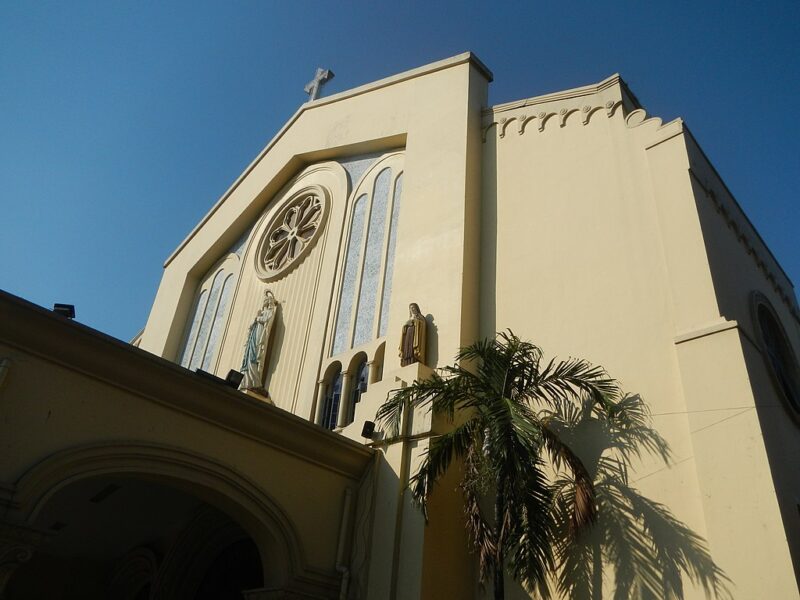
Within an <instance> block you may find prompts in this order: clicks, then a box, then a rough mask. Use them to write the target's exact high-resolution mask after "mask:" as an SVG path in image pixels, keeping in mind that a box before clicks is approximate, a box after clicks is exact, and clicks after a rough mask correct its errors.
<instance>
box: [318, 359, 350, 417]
mask: <svg viewBox="0 0 800 600" xmlns="http://www.w3.org/2000/svg"><path fill="white" fill-rule="evenodd" d="M343 384H344V371H342V364H341V363H340V362H339V361H334V362H332V363H331V364H330V365H328V368H327V369H326V370H325V376H324V377H323V378H322V379H321V380H320V381H319V383H318V397H317V404H318V406H317V418H316V422H317V425H320V426H321V427H324V428H325V429H330V430H333V429H336V427H337V426H338V423H339V413H340V411H341V409H342V387H343Z"/></svg>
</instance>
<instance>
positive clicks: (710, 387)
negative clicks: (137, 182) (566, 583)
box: [0, 53, 800, 600]
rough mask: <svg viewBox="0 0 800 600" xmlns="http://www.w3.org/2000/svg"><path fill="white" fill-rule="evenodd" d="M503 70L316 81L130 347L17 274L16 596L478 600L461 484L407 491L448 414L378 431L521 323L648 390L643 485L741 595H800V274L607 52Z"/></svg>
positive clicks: (8, 481)
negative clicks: (541, 74) (460, 361)
mask: <svg viewBox="0 0 800 600" xmlns="http://www.w3.org/2000/svg"><path fill="white" fill-rule="evenodd" d="M491 80H492V75H491V73H490V71H489V70H488V69H487V68H486V67H485V66H484V65H483V64H482V63H481V62H480V61H479V60H478V59H477V58H476V57H475V56H474V55H472V54H469V53H467V54H463V55H459V56H456V57H453V58H451V59H447V60H444V61H440V62H437V63H433V64H430V65H427V66H425V67H421V68H419V69H415V70H412V71H408V72H406V73H401V74H399V75H396V76H393V77H390V78H387V79H384V80H381V81H377V82H374V83H371V84H368V85H365V86H362V87H359V88H355V89H352V90H349V91H345V92H342V93H340V94H336V95H333V96H330V97H322V98H320V99H316V100H313V101H310V102H308V103H306V104H304V105H303V106H302V107H301V108H300V109H299V110H298V112H297V113H296V114H295V115H294V116H292V117H291V119H290V120H289V121H288V122H287V124H286V125H285V126H284V127H283V128H282V129H281V131H279V132H278V134H277V135H276V136H275V138H274V139H273V140H272V141H271V142H270V143H269V144H268V145H267V147H266V148H265V149H264V150H263V151H262V152H261V153H260V154H259V155H258V156H257V157H256V158H255V160H254V161H253V162H252V163H251V164H250V165H249V166H248V167H247V169H246V170H245V171H244V173H242V175H241V176H240V177H239V178H238V179H237V180H236V181H235V182H234V183H233V185H232V186H231V187H230V189H229V190H228V191H227V192H226V193H225V194H224V195H223V197H222V198H221V199H220V200H219V201H218V202H217V203H216V204H215V205H214V206H213V207H212V208H211V210H210V211H209V212H208V214H207V215H206V216H205V217H204V218H203V220H202V221H201V222H200V223H199V224H198V225H197V227H196V228H195V229H194V230H193V231H192V232H191V233H190V234H189V236H188V237H187V238H186V239H185V240H184V241H183V242H182V243H181V244H180V245H179V246H178V248H177V249H176V250H175V252H174V253H173V254H172V256H170V257H169V258H168V259H167V261H166V263H165V265H164V273H163V277H162V281H161V284H160V286H159V289H158V293H157V295H156V298H155V300H154V303H153V307H152V310H151V313H150V316H149V318H148V321H147V324H146V326H145V328H144V330H143V331H142V333H141V334H140V335H139V336H137V338H136V339H135V340H134V341H133V342H132V343H131V344H124V343H121V342H119V341H117V340H114V339H112V338H109V337H107V336H104V335H103V334H101V333H99V332H96V331H94V330H91V329H89V328H87V327H84V326H82V325H80V324H78V323H74V322H71V321H67V320H65V319H63V318H62V317H60V316H58V315H55V314H52V313H51V312H49V311H46V310H43V309H40V308H38V307H35V306H33V305H30V304H28V303H26V302H25V301H23V300H20V299H18V298H14V297H11V296H8V295H3V296H2V297H0V310H1V311H2V315H1V318H0V361H1V362H0V449H1V451H0V508H2V512H1V513H0V595H2V591H3V590H4V591H5V594H6V596H5V597H7V598H9V599H22V598H41V597H48V598H72V597H80V598H105V597H113V598H130V599H143V598H153V599H155V598H164V599H172V598H187V599H189V598H198V599H201V598H228V597H230V598H235V597H241V596H240V595H239V594H240V592H241V593H243V594H244V597H246V598H250V599H251V600H253V599H259V598H353V599H357V598H362V599H363V598H370V599H393V600H394V599H398V600H399V599H412V598H413V599H416V598H440V597H446V596H447V597H453V598H480V597H484V595H485V594H486V593H487V592H486V591H485V590H481V588H480V586H479V585H478V583H477V576H476V568H475V564H474V558H473V557H472V556H471V555H470V553H469V551H468V548H467V539H466V534H465V532H464V526H463V518H462V514H461V513H462V508H461V503H460V496H459V493H458V492H457V490H456V481H455V480H454V479H452V478H447V479H446V480H445V482H444V483H443V484H442V485H441V486H440V488H439V489H438V490H437V492H436V494H435V495H434V497H433V499H432V501H431V506H430V508H429V522H428V523H427V524H426V523H425V521H424V519H423V517H422V515H421V513H420V512H419V510H418V509H417V508H416V507H414V506H413V505H412V504H411V502H410V499H409V497H408V493H407V491H406V486H407V483H408V478H409V476H410V475H412V474H413V473H414V471H415V468H416V466H417V465H418V464H419V461H420V460H421V458H422V456H424V453H425V451H426V449H427V447H428V443H429V439H430V437H431V436H432V435H435V434H436V433H437V432H440V431H442V427H444V426H445V425H444V424H443V423H440V422H439V419H437V416H436V415H433V416H431V415H430V414H428V413H424V412H418V413H414V412H413V411H407V414H405V416H404V419H403V426H402V431H401V435H399V436H394V437H389V436H387V435H386V432H382V431H381V430H380V429H377V430H375V431H371V430H370V427H371V425H372V424H373V422H374V421H375V413H376V411H377V409H378V407H379V406H380V405H381V403H382V402H383V401H384V400H385V399H386V397H387V395H388V394H390V393H391V391H392V390H395V389H398V388H401V387H404V386H407V385H408V384H410V383H411V382H413V381H415V380H417V379H420V378H425V377H427V376H428V375H429V374H430V372H431V370H432V369H435V368H437V367H441V366H443V365H446V364H451V363H452V361H453V357H454V355H455V354H456V352H457V350H458V349H459V348H460V347H461V346H464V345H467V344H469V343H471V342H473V341H475V340H477V339H479V338H481V337H487V336H492V335H494V333H495V332H496V331H498V330H506V329H511V330H513V331H514V332H515V333H516V334H517V335H519V336H520V337H522V338H524V339H530V340H532V341H534V342H535V343H536V344H537V345H540V346H542V347H543V348H544V350H545V352H546V353H547V354H548V355H550V356H563V357H566V356H569V355H576V356H580V357H584V358H587V359H589V360H590V361H591V362H593V363H595V364H598V365H602V366H603V367H605V368H606V369H607V370H608V372H609V373H610V374H611V375H612V376H613V377H615V378H617V379H619V380H620V382H621V383H622V385H623V387H624V388H625V389H626V390H628V391H630V392H634V393H638V394H641V395H642V397H643V398H644V399H645V400H646V402H647V403H648V405H649V407H650V409H651V411H652V418H653V423H654V426H655V427H656V429H658V431H659V432H660V433H661V434H662V435H663V436H664V437H665V438H666V439H667V441H668V442H669V443H670V445H671V447H672V452H673V464H672V465H671V468H663V465H661V464H660V463H658V462H656V461H652V462H651V461H648V460H647V459H643V460H642V461H641V464H638V465H636V469H635V474H634V477H633V479H634V483H635V485H636V486H637V488H638V489H640V490H642V492H644V493H645V494H646V495H647V496H649V497H651V498H653V499H655V500H657V501H658V502H661V503H663V504H665V505H667V506H669V507H670V509H671V510H672V511H673V512H674V514H675V515H676V516H677V517H678V518H679V519H681V520H682V521H684V522H686V523H687V524H688V525H689V526H690V527H691V528H692V529H693V530H694V531H696V532H697V533H699V534H700V535H701V536H703V537H704V538H705V539H706V540H707V542H708V546H709V549H710V552H711V555H712V556H713V558H714V559H715V561H716V562H717V563H718V564H719V566H720V567H721V568H722V569H724V571H725V572H726V574H727V575H728V577H730V579H731V581H732V591H733V595H734V597H736V598H793V597H797V595H798V584H797V580H798V573H800V519H798V509H800V429H798V428H799V427H800V367H798V362H797V356H800V311H799V310H798V306H797V301H796V298H795V295H794V289H793V286H792V283H791V282H790V281H789V279H788V278H787V276H786V275H785V274H784V272H783V271H782V270H781V268H780V266H779V265H778V263H777V262H776V260H775V259H774V257H773V256H772V254H771V253H770V252H769V250H768V248H767V247H766V246H765V244H764V243H763V241H762V240H761V238H760V237H759V235H758V233H757V232H756V231H755V230H754V228H753V226H752V225H751V224H750V222H749V221H748V220H747V217H746V216H745V215H744V213H743V212H742V210H741V209H740V207H739V206H738V204H737V203H736V201H735V199H734V198H733V196H732V195H731V193H730V191H729V190H728V189H727V187H726V186H725V184H724V183H723V181H722V180H721V179H720V177H719V175H718V174H717V173H716V171H715V170H714V168H713V167H712V166H711V163H710V162H709V161H708V159H707V158H706V156H705V155H704V154H703V152H702V150H701V149H700V147H699V146H698V144H697V142H696V141H695V140H694V138H693V137H692V135H691V133H690V131H689V130H688V128H687V127H686V125H685V124H684V123H683V122H682V121H681V120H679V119H678V120H675V121H672V122H669V123H663V122H662V121H661V120H660V119H658V118H656V117H650V116H648V115H647V114H646V112H645V111H644V110H643V108H642V107H641V106H640V104H639V102H638V100H637V99H636V97H635V96H634V95H633V94H632V93H631V92H630V90H629V89H628V87H627V86H626V84H625V83H624V82H623V81H622V79H621V78H620V77H619V76H617V75H614V76H612V77H609V78H607V79H605V80H603V81H601V82H599V83H597V84H594V85H589V86H585V87H581V88H575V89H571V90H565V91H562V92H557V93H553V94H548V95H544V96H538V97H534V98H529V99H525V100H520V101H517V102H512V103H508V104H503V105H498V106H492V107H489V106H488V102H487V91H488V85H489V83H490V82H491ZM231 370H234V371H240V372H241V373H243V375H244V379H243V380H242V381H241V382H239V381H238V380H236V381H231V380H229V381H228V382H226V381H224V379H225V378H226V376H227V375H228V373H229V372H230V371H231ZM237 387H238V388H239V389H236V388H237ZM510 585H511V584H509V586H510ZM507 594H508V595H509V597H520V598H523V597H528V595H527V594H526V593H525V592H524V590H522V589H521V588H513V589H509V588H507ZM686 597H687V598H700V597H703V594H702V591H701V590H695V589H693V588H692V587H691V585H690V584H689V583H688V582H687V587H686Z"/></svg>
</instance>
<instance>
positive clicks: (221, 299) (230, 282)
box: [179, 249, 240, 373]
mask: <svg viewBox="0 0 800 600" xmlns="http://www.w3.org/2000/svg"><path fill="white" fill-rule="evenodd" d="M239 270H240V260H239V255H238V254H236V253H235V252H233V249H232V252H231V253H230V254H229V255H228V256H227V257H226V258H225V259H223V260H222V261H220V262H219V263H217V264H216V265H215V266H214V268H213V269H211V270H210V271H209V272H208V273H207V274H206V275H205V277H203V279H201V280H200V285H199V286H198V290H197V297H196V299H195V302H194V307H193V310H192V312H191V313H190V317H189V321H188V323H187V327H186V329H187V332H186V336H185V337H184V342H183V348H182V350H181V352H180V355H179V356H180V359H179V363H180V365H181V366H182V367H186V368H188V369H191V370H192V371H194V370H195V369H202V370H204V371H208V372H211V373H213V372H214V370H215V369H216V367H217V358H218V355H219V350H220V345H221V342H222V338H223V337H224V333H225V328H226V326H227V324H228V316H229V312H230V304H231V298H232V297H233V291H234V288H235V287H236V282H237V280H238V277H239Z"/></svg>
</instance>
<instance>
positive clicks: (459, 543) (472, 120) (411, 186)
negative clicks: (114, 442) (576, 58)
mask: <svg viewBox="0 0 800 600" xmlns="http://www.w3.org/2000/svg"><path fill="white" fill-rule="evenodd" d="M490 78H491V75H490V74H489V73H488V71H486V70H485V67H483V66H482V65H481V64H480V63H479V62H478V61H477V60H476V59H475V58H474V57H473V56H472V55H469V54H465V55H460V56H458V57H454V58H453V59H448V60H446V61H441V62H440V63H434V64H432V65H428V66H426V67H423V68H421V69H417V70H415V71H411V72H408V73H404V74H401V75H398V76H395V77H392V78H389V79H387V80H383V81H380V82H376V83H374V84H370V85H368V86H365V87H364V88H359V89H356V90H351V91H349V92H344V93H343V94H339V95H336V96H331V97H328V98H323V99H321V100H318V101H315V102H312V103H309V104H306V105H304V106H303V107H302V108H301V109H300V111H298V113H297V114H296V115H295V116H294V117H293V118H292V119H291V120H290V121H289V123H287V126H286V127H285V128H284V129H283V130H281V132H279V133H278V135H277V136H276V137H275V139H273V140H272V141H271V142H270V144H269V145H268V146H267V148H265V150H264V152H263V153H262V154H261V155H260V156H259V157H258V158H257V159H256V160H255V161H254V162H253V164H252V165H250V167H248V169H247V170H246V171H245V173H244V174H243V175H242V177H241V178H240V179H239V180H238V181H237V182H236V183H235V184H234V185H233V186H232V188H231V189H230V190H229V191H228V192H227V193H226V194H225V195H224V196H223V198H222V199H221V200H220V202H219V203H218V204H217V205H216V206H215V207H214V208H213V209H212V211H211V212H210V213H209V214H208V215H207V217H206V218H205V219H204V220H203V222H202V223H201V224H200V225H199V226H198V227H197V228H196V229H195V231H194V232H192V234H191V235H190V236H189V237H188V238H187V240H185V241H184V243H183V244H182V245H181V246H180V247H179V248H178V250H177V251H176V252H175V254H173V256H172V257H170V259H169V260H168V261H167V264H166V265H165V270H164V275H163V278H162V282H161V285H160V287H159V291H158V294H157V297H156V300H155V302H154V304H153V308H152V311H151V314H150V317H149V320H148V323H147V326H146V327H145V330H144V332H143V334H142V336H141V342H140V347H141V348H142V349H144V350H147V351H150V352H153V353H155V354H157V355H160V356H164V357H166V358H169V359H174V358H175V357H176V355H177V353H178V352H179V349H180V344H181V342H182V340H183V336H184V334H185V327H186V321H187V318H188V314H189V311H190V309H191V306H192V303H193V301H194V297H195V293H196V289H197V285H198V282H199V280H200V278H201V277H203V276H204V275H205V273H206V272H207V271H208V269H209V268H210V267H211V266H212V265H213V264H215V263H216V262H217V261H218V260H219V259H220V258H221V257H222V256H224V255H225V254H226V252H227V249H228V248H229V247H230V246H231V244H232V243H233V241H235V240H236V239H238V237H240V236H241V235H242V233H243V232H244V231H246V230H247V229H248V228H249V227H251V226H253V225H255V227H254V229H253V231H252V233H251V235H250V239H249V240H248V242H247V249H246V250H245V252H244V254H243V257H242V260H241V265H242V266H241V272H240V275H239V280H238V285H237V291H236V295H235V297H234V300H233V308H232V310H231V316H230V319H229V321H228V324H227V328H226V332H225V335H224V339H223V342H222V349H221V352H220V354H219V360H218V362H217V365H216V368H215V372H216V373H217V374H219V375H223V376H224V374H225V373H226V372H227V371H228V369H230V368H237V369H238V368H239V365H240V363H241V356H242V347H243V342H244V339H245V336H246V332H247V327H248V326H249V324H250V323H251V322H252V319H253V317H254V315H255V312H256V311H257V309H258V306H259V304H260V300H261V297H262V292H263V289H265V288H269V289H271V290H272V291H273V292H274V293H275V295H276V298H277V299H278V301H279V302H281V303H282V305H281V312H280V313H279V321H278V323H277V330H276V332H275V334H276V336H275V338H274V339H273V352H274V353H275V354H274V356H273V357H272V359H271V363H270V365H269V367H268V369H267V379H268V387H269V389H270V393H271V395H272V396H273V400H274V401H275V403H276V405H277V406H278V407H280V408H282V409H285V410H288V411H291V412H293V413H295V414H297V415H299V416H301V417H303V418H306V419H314V418H315V413H318V407H317V408H316V410H315V406H314V403H315V400H316V398H317V397H318V393H317V387H318V381H320V380H321V379H323V377H324V374H325V373H326V370H327V368H328V366H329V365H330V363H331V362H332V361H333V360H338V361H341V362H342V363H343V367H344V368H345V369H346V368H347V367H348V364H349V363H350V362H351V358H352V356H354V355H355V354H356V353H357V352H361V351H363V352H365V353H366V355H367V357H368V359H372V358H373V356H374V355H375V352H376V350H377V349H378V347H379V346H380V345H381V344H385V353H384V359H383V363H384V364H383V381H382V382H380V383H376V384H374V385H371V386H370V389H369V391H368V393H367V394H366V395H365V397H364V398H363V399H362V402H361V403H360V404H359V406H358V408H357V412H356V417H355V421H354V423H353V424H352V425H351V426H350V427H348V428H346V429H345V430H344V431H343V432H342V433H343V434H344V435H345V436H347V437H350V438H352V439H355V440H358V441H359V442H363V439H362V438H360V435H359V432H360V430H361V425H362V424H363V422H364V421H365V420H371V419H374V415H375V410H376V409H377V406H379V405H380V403H381V402H382V401H383V399H385V397H386V394H387V393H388V392H389V391H390V390H391V389H393V388H395V387H398V386H399V385H405V384H407V383H408V382H409V381H412V380H413V378H414V377H416V376H417V375H416V374H417V371H416V370H414V369H416V367H412V368H411V370H409V368H404V369H401V368H400V364H399V357H398V355H397V346H398V335H399V331H400V328H401V326H402V324H403V323H404V322H405V320H406V319H407V318H408V305H409V303H410V302H419V304H420V305H421V308H422V311H423V313H424V314H426V315H428V316H429V319H428V320H429V336H428V345H427V346H428V348H427V350H428V360H427V363H428V365H429V366H431V367H436V366H439V365H441V364H444V363H445V362H449V361H450V360H451V357H452V356H453V355H454V354H455V352H456V350H457V349H458V348H459V347H460V346H461V345H463V344H465V343H468V342H470V341H472V340H473V339H474V338H475V336H476V335H477V330H478V302H477V296H478V286H479V263H480V245H479V237H480V221H479V219H480V178H481V169H480V161H481V158H480V157H481V151H482V143H481V110H482V109H483V108H484V107H485V106H486V103H487V83H488V80H489V79H490ZM392 151H400V152H402V153H403V160H404V164H403V193H402V208H401V211H400V220H399V225H398V231H397V252H396V257H395V261H394V274H393V284H392V301H391V305H390V309H389V320H388V335H387V338H386V339H385V340H384V339H376V340H373V341H371V342H369V343H367V344H365V345H363V346H362V347H357V348H354V349H353V350H352V351H348V352H347V353H345V354H344V355H342V356H336V357H333V358H331V357H329V356H328V354H327V349H328V348H329V347H330V341H331V336H332V333H333V322H334V317H335V308H336V301H337V297H338V295H337V294H338V287H339V285H340V283H339V282H340V278H341V275H342V269H343V264H342V263H343V258H344V255H345V251H346V241H347V240H346V235H347V231H348V223H349V215H350V211H351V208H352V203H353V201H354V200H355V197H354V194H353V186H355V185H357V183H358V182H348V181H347V178H346V177H344V170H343V169H342V167H341V166H339V165H338V164H336V163H334V162H332V161H333V160H334V159H344V158H348V157H352V156H357V155H359V154H363V153H366V152H378V153H380V152H392ZM307 165H311V166H308V167H307ZM319 169H325V170H327V174H326V175H325V178H326V179H325V181H321V180H320V175H319V173H317V174H315V175H311V176H307V174H308V171H309V170H312V171H314V170H319ZM304 181H305V182H306V183H308V182H311V183H314V182H317V183H322V184H323V185H325V186H326V187H327V188H328V189H329V190H331V192H332V196H331V201H332V209H331V214H330V218H329V219H328V221H327V224H326V229H325V232H324V235H323V236H322V237H321V238H319V240H318V242H317V244H316V246H315V247H314V249H313V250H312V251H311V252H310V253H309V254H308V255H307V256H306V258H305V259H304V260H303V262H302V264H300V265H299V267H298V268H297V269H295V270H293V271H291V272H290V273H289V274H287V275H286V277H284V278H282V279H280V280H278V281H275V282H272V283H268V284H264V283H262V282H261V281H260V280H259V279H258V278H257V277H256V276H255V273H254V269H253V252H254V249H255V247H256V245H257V243H258V239H259V237H260V235H261V234H262V233H263V225H264V223H266V222H267V221H268V220H269V218H270V215H271V214H272V213H273V212H274V211H275V210H276V209H278V208H279V206H280V204H281V201H282V199H284V198H286V197H287V196H288V195H290V194H291V192H292V190H293V189H295V187H297V186H298V185H301V183H302V182H304ZM301 305H302V306H301ZM412 371H413V373H412ZM409 377H411V378H410V379H409ZM420 419H421V420H420ZM420 419H417V421H416V424H415V432H414V433H422V434H424V433H425V430H426V427H427V428H429V427H430V420H429V419H428V420H427V421H425V419H424V418H421V417H420ZM420 423H422V425H421V424H420ZM426 448H427V441H426V440H425V439H421V440H416V441H396V442H393V443H392V444H389V445H387V446H385V447H384V446H379V448H378V450H379V451H380V452H381V455H382V456H383V457H384V461H383V462H382V463H381V468H380V470H379V476H378V478H377V485H376V492H375V504H374V508H373V509H372V510H373V512H374V528H375V531H377V532H382V533H381V534H380V535H379V534H375V535H374V536H373V538H374V544H373V546H372V547H371V549H370V555H371V557H370V570H369V579H368V589H369V590H370V591H369V594H370V596H369V597H374V598H394V597H397V598H417V597H419V594H420V593H421V586H422V582H423V571H424V570H425V569H428V571H429V574H428V576H427V581H428V583H430V580H431V575H430V570H431V569H433V568H435V567H436V566H438V569H437V579H436V581H437V585H438V586H440V587H441V586H450V587H451V589H462V588H463V589H468V590H471V589H472V585H473V582H472V578H471V577H469V576H468V577H466V578H465V577H464V573H465V568H464V567H465V566H466V567H467V571H468V570H469V565H470V560H469V558H468V554H467V551H466V546H465V544H464V543H463V541H464V535H463V532H461V533H458V534H456V537H455V538H454V540H455V542H456V543H455V544H454V543H453V541H454V540H452V539H450V534H451V532H450V531H447V530H446V528H445V529H441V528H437V529H435V530H433V529H426V527H425V524H424V521H423V519H422V517H421V515H420V513H419V511H418V510H417V509H416V508H415V507H412V506H411V505H410V503H409V500H408V497H407V494H406V492H405V479H407V477H408V473H409V472H414V471H415V470H416V465H417V464H418V462H419V460H420V459H421V457H422V456H423V453H424V451H425V450H426ZM304 480H308V478H307V476H305V475H304ZM457 503H458V498H457V497H456V496H455V495H453V494H450V495H447V494H444V493H443V494H442V495H441V498H440V500H439V505H440V508H438V509H437V511H439V512H442V513H444V512H446V511H447V510H449V509H450V508H452V506H455V507H456V509H457ZM440 529H441V531H446V532H447V534H446V535H445V536H442V535H441V531H440ZM451 529H452V528H451ZM386 532H393V533H392V534H391V535H388V534H386ZM432 536H436V541H435V542H434V541H431V540H433V537H432ZM426 539H427V540H428V541H426ZM437 544H438V546H437ZM423 546H425V548H426V550H425V551H423ZM442 548H449V550H448V552H447V553H444V552H442V551H441V549H442ZM445 562H446V563H447V564H445ZM398 582H400V583H399V584H398ZM454 586H455V587H454ZM431 589H433V588H431ZM437 589H438V588H437Z"/></svg>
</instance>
